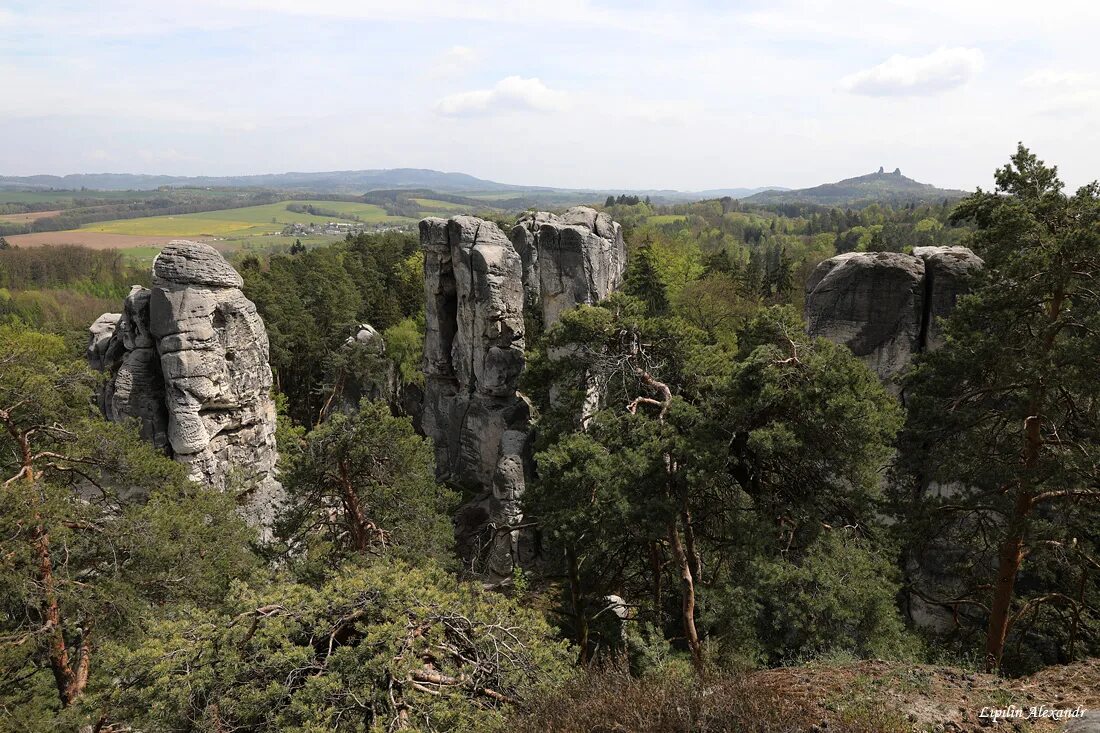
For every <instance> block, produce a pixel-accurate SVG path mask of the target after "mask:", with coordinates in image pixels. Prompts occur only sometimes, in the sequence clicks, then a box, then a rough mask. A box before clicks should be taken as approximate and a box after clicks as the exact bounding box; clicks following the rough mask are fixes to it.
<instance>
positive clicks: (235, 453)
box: [88, 241, 281, 524]
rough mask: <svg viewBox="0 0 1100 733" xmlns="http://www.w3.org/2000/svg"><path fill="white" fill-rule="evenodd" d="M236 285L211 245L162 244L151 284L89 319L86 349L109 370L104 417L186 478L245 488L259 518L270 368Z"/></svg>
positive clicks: (269, 484)
mask: <svg viewBox="0 0 1100 733" xmlns="http://www.w3.org/2000/svg"><path fill="white" fill-rule="evenodd" d="M241 285H242V281H241V276H240V275H239V274H237V272H236V271H235V270H234V269H233V268H232V267H231V266H230V265H229V263H228V262H226V261H225V259H224V258H223V257H222V256H221V255H220V254H219V253H218V252H217V250H215V249H214V248H213V247H210V246H209V245H206V244H201V243H198V242H186V241H175V242H171V243H169V244H168V245H167V246H165V247H164V249H163V250H162V251H161V253H160V254H159V255H158V256H157V258H156V260H155V261H154V262H153V287H152V288H151V289H147V288H141V287H136V286H135V287H134V289H133V290H132V291H131V292H130V295H129V296H128V297H127V298H126V302H125V304H124V308H123V313H122V314H121V315H120V316H117V317H116V316H114V315H113V314H105V315H103V316H101V317H100V318H99V319H98V320H97V321H96V322H95V324H93V325H92V327H91V329H90V330H91V341H90V345H89V348H88V356H89V361H90V363H91V364H92V366H93V367H95V368H97V369H101V370H103V371H105V372H107V374H108V375H109V378H108V380H107V383H106V385H105V387H104V390H103V392H102V394H101V399H100V405H101V407H102V409H103V413H104V415H105V416H106V417H107V418H108V419H109V420H122V419H126V418H132V417H136V418H138V419H139V420H140V422H141V432H142V435H143V436H144V437H145V438H146V439H148V440H150V441H151V442H152V443H153V444H154V445H156V446H158V447H160V448H163V449H164V450H165V452H166V453H167V454H168V455H170V456H172V457H173V458H174V459H175V460H177V461H179V462H180V463H183V464H184V465H186V466H187V470H188V473H189V474H190V476H191V478H193V479H195V480H198V481H203V482H205V483H208V484H210V485H212V486H217V487H218V488H225V487H226V484H227V482H229V481H230V480H231V479H232V480H239V481H241V482H242V483H243V485H244V486H247V487H250V488H251V493H250V495H249V500H248V503H247V511H246V514H247V515H248V516H249V518H250V519H252V520H253V521H256V522H258V523H261V524H268V523H269V521H270V519H271V516H272V512H273V509H274V502H275V501H276V500H277V498H278V495H279V494H280V493H281V487H280V486H279V484H278V482H277V481H276V480H275V477H274V472H275V460H276V452H275V404H274V402H273V400H272V399H271V395H270V391H271V383H272V379H271V367H270V366H269V365H268V341H267V332H266V331H265V330H264V324H263V321H262V320H261V319H260V316H259V315H258V314H257V313H256V306H255V305H253V303H252V302H251V301H249V300H248V299H247V298H245V297H244V294H243V293H242V292H241V289H240V288H241ZM112 321H114V328H113V329H111V328H110V324H111V322H112Z"/></svg>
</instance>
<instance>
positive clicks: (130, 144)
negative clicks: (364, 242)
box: [0, 0, 1100, 190]
mask: <svg viewBox="0 0 1100 733" xmlns="http://www.w3.org/2000/svg"><path fill="white" fill-rule="evenodd" d="M1098 30H1100V3H1097V2H1095V0H1047V1H1046V2H1043V3H1037V2H1034V1H1032V2H1027V3H1024V2H1016V1H1015V0H847V1H844V2H810V1H808V0H769V1H767V2H719V1H717V0H676V1H673V0H668V1H661V2H656V1H653V2H626V1H625V0H553V2H534V1H533V0H508V1H499V2H498V1H497V0H391V1H390V2H378V1H376V0H181V1H179V2H176V1H173V0H94V2H88V1H87V0H79V1H72V2H69V1H68V0H35V1H25V0H0V175H31V174H37V173H51V174H65V173H99V172H121V173H157V174H172V175H241V174H249V173H277V172H283V171H323V170H351V169H362V168H396V167H415V168H433V169H437V170H445V171H461V172H464V173H469V174H471V175H475V176H478V177H481V178H488V179H492V180H496V181H501V182H505V183H517V184H525V185H545V186H556V187H577V188H580V187H583V188H602V189H624V190H625V189H679V190H704V189H712V188H727V187H740V186H746V187H748V186H771V185H778V186H787V187H803V186H811V185H815V184H819V183H823V182H827V181H834V180H838V179H841V178H847V177H851V176H855V175H860V174H863V173H867V172H870V171H873V170H877V169H878V167H879V166H884V167H885V168H886V170H888V171H889V170H893V169H894V168H901V170H902V172H903V173H904V174H905V175H907V176H909V177H911V178H915V179H917V180H919V181H922V182H928V183H934V184H936V185H939V186H943V187H950V188H961V189H967V190H972V189H973V188H974V187H976V186H982V187H985V188H989V187H990V186H991V185H992V174H993V171H994V169H995V168H997V167H998V166H1000V165H1003V164H1004V163H1005V162H1006V161H1007V159H1008V157H1009V155H1011V154H1012V152H1013V151H1014V150H1015V146H1016V143H1017V142H1018V141H1022V142H1024V144H1025V145H1027V146H1029V147H1030V148H1031V149H1032V150H1033V151H1034V152H1035V153H1037V154H1038V155H1039V157H1040V158H1043V159H1044V160H1046V161H1047V162H1048V163H1053V164H1056V165H1058V167H1059V170H1060V172H1061V174H1062V177H1063V180H1065V181H1066V183H1067V184H1068V185H1069V186H1070V187H1076V186H1079V185H1083V184H1084V183H1087V182H1089V181H1091V180H1093V179H1094V178H1097V177H1100V63H1097V57H1096V47H1097V43H1100V37H1098V36H1097V31H1098Z"/></svg>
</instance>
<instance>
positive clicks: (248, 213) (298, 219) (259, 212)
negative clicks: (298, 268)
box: [81, 201, 416, 238]
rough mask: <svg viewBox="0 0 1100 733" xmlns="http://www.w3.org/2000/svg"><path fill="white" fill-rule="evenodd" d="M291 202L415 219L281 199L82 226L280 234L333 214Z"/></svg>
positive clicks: (383, 219)
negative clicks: (294, 206)
mask: <svg viewBox="0 0 1100 733" xmlns="http://www.w3.org/2000/svg"><path fill="white" fill-rule="evenodd" d="M288 204H299V205H302V206H306V205H310V204H312V205H313V206H316V207H317V208H321V209H325V210H329V211H336V212H339V213H340V214H341V215H343V216H344V217H345V218H346V219H347V220H351V219H353V218H354V217H358V218H359V220H360V221H362V222H364V223H367V224H393V225H395V226H399V225H404V224H411V223H413V222H415V221H416V220H415V219H412V218H410V217H402V216H389V215H388V214H386V211H385V209H383V208H382V207H381V206H377V205H375V204H363V203H355V202H348V201H280V202H279V203H275V204H265V205H263V206H248V207H245V208H241V209H224V210H221V211H203V212H199V213H195V214H178V215H168V216H146V217H141V218H140V219H116V220H114V221H99V222H94V223H92V224H87V225H85V226H83V227H81V229H82V230H85V231H91V232H105V233H108V234H129V235H137V236H147V237H234V238H239V237H254V236H263V235H270V234H277V233H279V232H280V231H282V228H283V227H284V226H286V225H287V224H325V223H327V222H329V221H332V220H333V219H332V217H331V216H314V215H313V214H306V213H301V212H296V211H290V210H288V209H287V205H288Z"/></svg>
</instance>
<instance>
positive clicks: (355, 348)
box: [321, 323, 403, 419]
mask: <svg viewBox="0 0 1100 733" xmlns="http://www.w3.org/2000/svg"><path fill="white" fill-rule="evenodd" d="M337 357H338V361H337V363H336V366H335V373H334V374H333V375H332V379H333V387H332V394H331V396H330V397H329V399H328V400H327V401H326V403H325V405H324V406H323V407H322V409H321V417H322V419H324V418H326V417H327V416H328V415H330V414H332V413H334V412H342V413H345V414H352V413H354V412H356V411H357V410H358V409H359V404H360V403H361V402H362V401H363V400H365V399H366V400H371V401H377V400H381V401H383V402H386V403H388V404H390V405H391V407H396V406H398V405H400V404H401V398H402V396H403V395H402V393H401V392H402V390H401V380H400V378H399V376H398V373H397V365H396V364H394V363H393V361H392V360H391V359H390V358H389V357H387V356H386V340H385V339H384V338H383V337H382V334H380V333H379V332H378V330H377V329H375V328H374V326H372V325H370V324H369V323H360V324H359V325H358V326H356V327H355V329H354V331H353V333H352V335H351V336H348V338H347V339H346V340H345V341H344V345H343V347H342V349H341V350H340V352H339V353H338V354H337Z"/></svg>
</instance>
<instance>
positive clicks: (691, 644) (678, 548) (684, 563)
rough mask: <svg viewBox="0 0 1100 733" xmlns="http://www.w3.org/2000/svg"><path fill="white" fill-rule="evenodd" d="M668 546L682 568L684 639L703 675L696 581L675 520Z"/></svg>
mask: <svg viewBox="0 0 1100 733" xmlns="http://www.w3.org/2000/svg"><path fill="white" fill-rule="evenodd" d="M668 544H669V547H670V548H671V549H672V556H673V557H674V558H675V559H676V564H677V565H678V566H679V568H680V595H681V609H680V613H681V615H682V616H683V623H684V637H685V638H686V639H687V644H688V649H690V650H691V661H692V663H693V664H694V665H695V671H696V672H697V673H698V674H702V673H703V645H702V643H700V641H699V632H698V631H697V630H696V628H695V580H694V578H692V575H691V564H690V563H689V562H688V556H687V552H685V551H684V545H683V543H682V542H681V541H680V531H679V529H678V528H677V527H676V520H675V519H673V520H672V521H671V522H669V525H668Z"/></svg>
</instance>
